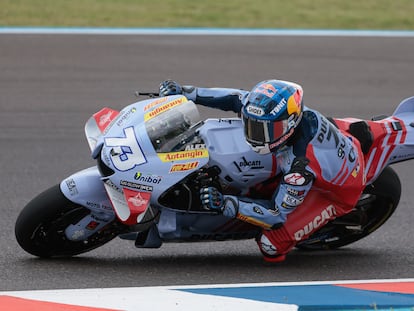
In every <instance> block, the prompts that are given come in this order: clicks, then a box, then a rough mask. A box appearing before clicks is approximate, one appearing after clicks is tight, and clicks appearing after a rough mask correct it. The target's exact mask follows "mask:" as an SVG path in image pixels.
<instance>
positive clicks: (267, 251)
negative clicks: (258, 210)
mask: <svg viewBox="0 0 414 311" xmlns="http://www.w3.org/2000/svg"><path fill="white" fill-rule="evenodd" d="M256 242H257V245H259V249H260V251H261V253H262V254H263V259H264V261H267V262H282V261H284V260H285V259H286V254H281V253H278V250H277V247H276V246H275V245H274V244H273V243H272V242H270V240H269V239H268V238H267V237H266V235H265V234H261V235H260V237H258V238H257V239H256Z"/></svg>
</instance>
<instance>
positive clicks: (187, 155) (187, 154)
mask: <svg viewBox="0 0 414 311" xmlns="http://www.w3.org/2000/svg"><path fill="white" fill-rule="evenodd" d="M158 157H159V158H160V159H161V161H162V162H172V161H177V160H190V159H199V158H208V151H207V149H196V150H187V151H178V152H169V153H158Z"/></svg>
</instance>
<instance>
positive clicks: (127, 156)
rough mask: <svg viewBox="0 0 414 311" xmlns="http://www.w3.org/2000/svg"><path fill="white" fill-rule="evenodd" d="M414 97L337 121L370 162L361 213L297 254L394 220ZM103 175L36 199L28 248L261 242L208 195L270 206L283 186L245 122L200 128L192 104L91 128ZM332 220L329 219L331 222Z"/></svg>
mask: <svg viewBox="0 0 414 311" xmlns="http://www.w3.org/2000/svg"><path fill="white" fill-rule="evenodd" d="M413 121H414V97H411V98H407V99H405V100H404V101H402V102H401V103H400V105H399V106H398V107H397V109H396V110H395V112H394V113H393V114H392V115H391V116H388V117H386V116H381V117H376V118H373V119H372V120H362V119H355V118H335V119H330V122H329V124H328V126H326V129H325V132H324V133H325V135H324V136H325V137H324V139H335V135H334V133H335V129H334V127H339V128H340V129H342V130H345V131H348V132H349V133H350V134H351V135H353V136H354V137H356V138H357V139H358V140H359V141H360V144H361V147H362V151H363V154H364V156H365V163H366V166H365V171H364V172H361V173H364V174H365V176H366V185H367V186H366V188H365V190H364V191H363V194H362V195H361V197H360V199H359V201H358V203H357V204H356V206H355V208H354V209H353V210H352V211H351V212H350V213H349V214H346V215H344V216H341V217H337V218H336V219H334V220H331V221H329V222H328V223H327V224H326V225H324V226H321V228H319V229H318V230H317V231H316V232H315V233H313V234H311V235H310V236H309V235H308V236H306V231H307V230H308V231H310V230H311V229H314V228H316V227H317V226H320V224H321V221H322V220H321V219H316V218H315V220H314V221H313V222H311V223H309V226H307V227H308V228H307V227H305V228H304V229H303V231H305V232H301V233H298V234H300V235H302V236H306V238H305V239H303V240H301V241H300V242H299V243H298V244H297V245H296V247H297V248H299V249H307V250H320V249H335V248H339V247H342V246H345V245H348V244H351V243H353V242H355V241H357V240H360V239H361V238H364V237H365V236H367V235H369V234H370V233H372V232H373V231H375V230H376V229H377V228H379V227H380V226H381V225H382V224H384V223H385V221H386V220H387V219H389V217H390V216H391V215H392V214H393V212H394V211H395V209H396V208H397V205H398V203H399V199H400V195H401V183H400V179H399V177H398V175H397V174H396V172H395V171H394V170H393V169H392V168H391V167H390V165H391V164H393V163H397V162H402V161H405V160H409V159H412V158H414V122H413ZM85 133H86V137H87V141H88V143H89V147H90V149H91V155H92V157H93V158H94V159H96V166H93V167H90V168H87V169H85V170H82V171H79V172H76V173H74V174H73V175H71V176H69V177H67V178H66V179H64V180H63V181H62V182H61V183H60V184H58V185H55V186H53V187H51V188H50V189H48V190H46V191H44V192H43V193H41V194H39V195H38V196H37V197H35V198H34V199H32V200H31V201H30V202H29V203H28V204H27V205H26V206H25V207H24V208H23V210H22V211H21V213H20V214H19V216H18V218H17V221H16V225H15V234H16V238H17V241H18V243H19V245H20V246H21V247H22V248H23V249H24V250H25V251H26V252H28V253H30V254H32V255H34V256H38V257H67V256H74V255H77V254H81V253H85V252H88V251H90V250H92V249H95V248H97V247H99V246H101V245H103V244H105V243H107V242H109V241H110V240H112V239H113V238H115V237H120V238H121V239H127V240H131V241H133V242H134V243H135V246H137V247H143V248H159V247H160V246H161V245H162V244H163V243H165V242H201V241H224V240H240V239H254V238H255V237H256V236H257V235H258V234H260V232H261V230H262V229H261V228H259V227H257V226H255V225H252V224H249V223H247V222H242V221H240V220H238V219H229V218H227V217H225V216H223V215H221V214H219V213H217V212H216V211H211V210H206V209H204V208H203V207H202V205H201V202H200V198H199V189H200V188H201V187H205V186H214V187H216V188H217V189H219V190H220V191H221V192H222V193H224V194H237V195H244V196H250V197H253V198H261V199H270V198H271V195H272V194H273V192H274V190H275V189H276V187H277V184H278V181H279V179H278V178H279V177H280V174H279V170H278V168H277V165H276V161H275V158H274V155H272V154H268V155H260V154H257V153H255V152H254V151H253V150H252V149H251V148H250V147H249V145H248V144H247V142H246V140H245V139H244V129H243V124H242V120H241V119H240V118H237V117H234V118H217V119H207V120H203V121H201V120H200V115H199V113H198V110H197V107H196V105H195V104H194V103H193V102H192V101H190V100H188V99H187V98H186V97H184V96H182V95H174V96H167V97H155V96H150V98H147V99H145V100H141V101H138V102H136V103H133V104H131V105H129V106H127V107H125V108H124V109H122V110H121V111H116V110H113V109H110V108H104V109H102V110H101V111H99V112H97V113H95V114H94V115H93V116H92V117H91V118H90V119H89V120H88V121H87V123H86V125H85ZM322 216H323V215H322Z"/></svg>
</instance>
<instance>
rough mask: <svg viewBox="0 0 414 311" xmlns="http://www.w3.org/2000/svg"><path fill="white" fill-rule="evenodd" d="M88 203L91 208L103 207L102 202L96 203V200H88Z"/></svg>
mask: <svg viewBox="0 0 414 311" xmlns="http://www.w3.org/2000/svg"><path fill="white" fill-rule="evenodd" d="M86 205H87V206H88V207H90V208H94V209H100V208H101V205H100V204H98V203H95V202H90V201H87V202H86Z"/></svg>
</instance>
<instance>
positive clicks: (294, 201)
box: [282, 194, 304, 208]
mask: <svg viewBox="0 0 414 311" xmlns="http://www.w3.org/2000/svg"><path fill="white" fill-rule="evenodd" d="M303 200H304V198H296V197H294V196H291V195H289V194H285V196H284V197H283V200H282V201H283V203H282V206H283V207H285V208H295V207H296V206H298V205H300V204H301V203H302V202H303Z"/></svg>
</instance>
